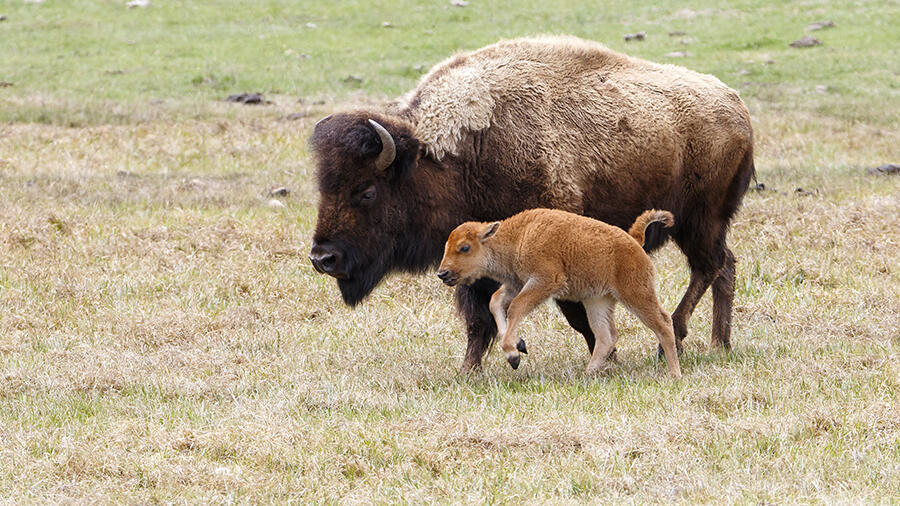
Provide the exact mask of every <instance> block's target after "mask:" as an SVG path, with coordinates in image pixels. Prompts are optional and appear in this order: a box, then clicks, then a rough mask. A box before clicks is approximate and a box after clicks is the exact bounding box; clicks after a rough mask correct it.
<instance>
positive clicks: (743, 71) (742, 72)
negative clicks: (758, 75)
mask: <svg viewBox="0 0 900 506" xmlns="http://www.w3.org/2000/svg"><path fill="white" fill-rule="evenodd" d="M749 73H750V71H749V70H747V69H741V70H738V71H737V75H739V76H746V75H747V74H749Z"/></svg>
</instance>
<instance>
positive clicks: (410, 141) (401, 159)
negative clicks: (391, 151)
mask: <svg viewBox="0 0 900 506" xmlns="http://www.w3.org/2000/svg"><path fill="white" fill-rule="evenodd" d="M394 142H395V144H396V146H397V154H396V157H395V158H394V163H392V164H391V165H389V166H388V167H387V169H385V171H384V172H385V175H386V176H387V177H388V178H389V179H390V180H392V181H396V180H399V179H402V178H405V177H406V176H408V175H409V173H410V172H412V170H413V169H414V168H415V167H416V164H417V163H418V161H419V141H418V140H416V139H415V138H413V137H410V136H407V135H399V136H397V137H394Z"/></svg>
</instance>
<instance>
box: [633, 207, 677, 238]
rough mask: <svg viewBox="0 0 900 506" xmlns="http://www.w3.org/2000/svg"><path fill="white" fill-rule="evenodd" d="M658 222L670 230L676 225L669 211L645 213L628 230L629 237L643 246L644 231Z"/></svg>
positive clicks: (656, 210)
mask: <svg viewBox="0 0 900 506" xmlns="http://www.w3.org/2000/svg"><path fill="white" fill-rule="evenodd" d="M657 221H661V222H663V224H664V225H665V226H666V227H667V228H668V227H671V226H672V225H674V224H675V217H674V216H672V213H670V212H669V211H660V210H658V209H650V210H649V211H644V212H643V213H642V214H641V215H640V216H638V217H637V219H636V220H634V225H631V228H630V229H628V235H630V236H631V237H634V240H635V241H637V242H638V244H640V245H641V246H643V245H644V231H645V230H647V226H648V225H650V224H651V223H656V222H657Z"/></svg>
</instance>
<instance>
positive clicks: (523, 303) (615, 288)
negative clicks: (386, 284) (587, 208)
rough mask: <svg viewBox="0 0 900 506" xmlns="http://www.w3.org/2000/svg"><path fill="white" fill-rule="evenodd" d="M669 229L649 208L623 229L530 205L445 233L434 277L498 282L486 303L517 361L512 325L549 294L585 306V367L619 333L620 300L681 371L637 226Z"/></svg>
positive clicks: (667, 218)
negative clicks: (591, 341) (590, 340)
mask: <svg viewBox="0 0 900 506" xmlns="http://www.w3.org/2000/svg"><path fill="white" fill-rule="evenodd" d="M658 221H659V222H663V223H664V224H665V226H667V227H671V226H672V225H673V223H674V220H673V217H672V213H670V212H668V211H657V210H650V211H645V212H644V213H643V214H641V215H640V216H638V218H637V220H635V222H634V224H633V225H632V226H631V229H630V230H629V231H628V232H627V233H626V232H625V231H624V230H622V229H620V228H617V227H614V226H612V225H608V224H606V223H603V222H602V221H597V220H594V219H592V218H587V217H584V216H579V215H576V214H572V213H568V212H565V211H559V210H551V209H532V210H529V211H524V212H521V213H519V214H517V215H515V216H512V217H511V218H507V219H506V220H503V221H495V222H493V223H480V222H471V221H470V222H466V223H463V224H462V225H460V226H458V227H457V228H456V229H455V230H454V231H453V232H452V233H451V234H450V237H449V238H448V239H447V244H446V245H445V247H444V258H443V260H442V261H441V265H440V268H439V270H438V277H439V278H441V280H442V281H443V282H444V283H446V284H447V285H451V286H452V285H455V284H457V283H463V284H471V283H473V282H475V281H476V280H478V279H479V278H482V277H488V278H491V279H494V280H496V281H498V282H500V283H501V284H502V286H501V287H500V288H499V289H498V290H497V291H496V292H495V293H494V295H493V296H492V297H491V302H490V309H491V313H493V315H494V319H495V321H496V323H497V328H498V330H499V333H500V335H501V336H502V343H501V346H502V348H503V351H504V353H505V354H506V360H507V361H508V362H509V364H510V365H511V366H512V367H513V369H515V368H517V367H518V366H519V360H520V357H521V356H520V352H522V351H525V346H524V342H522V341H520V340H517V339H516V337H515V333H516V327H517V325H518V324H519V323H520V322H521V320H522V318H524V317H525V315H527V314H528V313H529V312H530V311H531V310H532V309H534V308H535V307H537V306H538V305H539V304H540V303H541V302H543V301H545V300H547V299H548V298H550V297H554V298H556V299H562V300H569V301H574V302H580V303H582V304H584V307H585V309H586V310H587V317H588V323H589V324H590V327H591V331H593V333H594V336H595V337H596V344H595V346H594V350H593V353H592V355H591V360H590V362H589V363H588V367H587V372H588V373H593V372H597V371H599V370H601V369H602V368H604V367H605V366H606V362H607V359H608V357H609V356H610V355H611V354H612V352H613V350H614V349H615V345H616V340H617V339H618V334H617V332H616V330H615V326H614V322H613V309H614V307H615V304H616V301H619V302H621V303H622V304H623V305H624V306H625V307H626V308H628V310H630V311H631V312H632V313H634V314H635V315H636V316H637V317H638V318H639V319H640V320H641V321H642V322H643V323H644V325H646V326H647V327H650V329H651V330H653V332H654V333H655V334H656V337H657V338H658V339H659V343H660V346H661V347H662V349H663V352H664V353H665V356H666V361H667V362H668V366H669V374H670V375H671V376H672V377H674V378H680V377H681V368H680V366H679V365H678V354H677V352H676V349H675V334H674V332H673V329H672V318H671V317H670V316H669V314H668V313H666V311H665V310H664V309H663V308H662V307H661V306H660V305H659V301H658V300H657V298H656V289H655V282H654V273H653V263H652V262H651V261H650V257H649V256H647V253H645V252H644V250H643V248H642V246H643V244H644V230H645V229H646V228H647V226H648V225H649V224H651V223H654V222H658Z"/></svg>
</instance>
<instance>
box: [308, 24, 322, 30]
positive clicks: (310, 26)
mask: <svg viewBox="0 0 900 506" xmlns="http://www.w3.org/2000/svg"><path fill="white" fill-rule="evenodd" d="M306 27H307V28H312V29H316V28H318V27H319V26H318V25H316V24H315V23H306Z"/></svg>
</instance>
